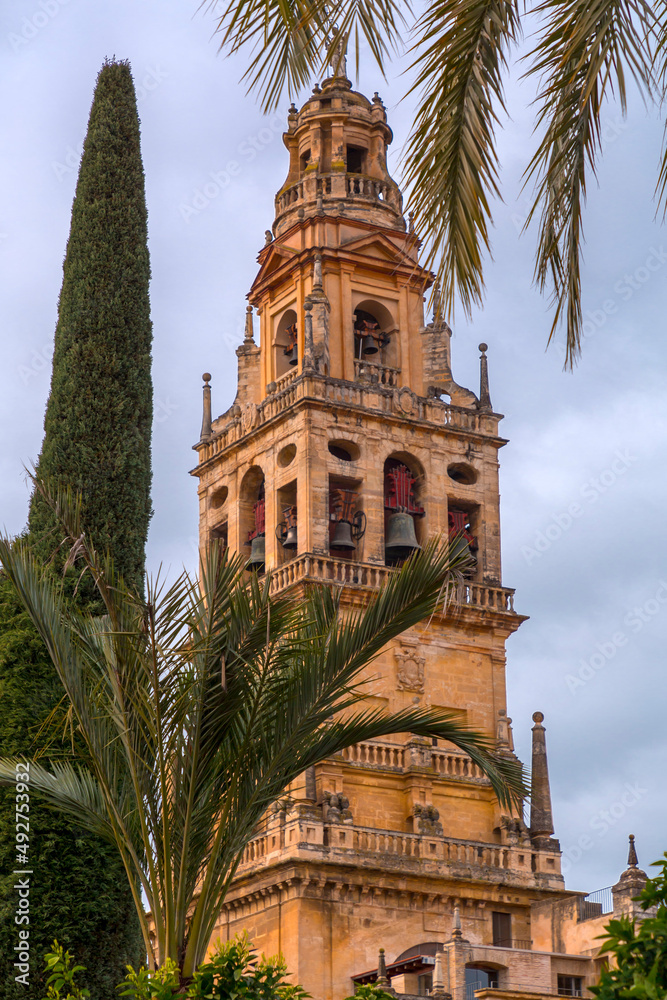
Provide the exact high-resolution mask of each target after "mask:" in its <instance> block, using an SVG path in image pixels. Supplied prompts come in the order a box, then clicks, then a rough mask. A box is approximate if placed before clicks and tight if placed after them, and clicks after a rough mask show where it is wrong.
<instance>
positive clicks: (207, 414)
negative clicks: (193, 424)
mask: <svg viewBox="0 0 667 1000" xmlns="http://www.w3.org/2000/svg"><path fill="white" fill-rule="evenodd" d="M202 378H203V380H204V405H203V414H202V422H201V434H200V435H199V440H200V441H209V440H210V438H211V434H212V428H211V387H210V385H209V382H210V381H211V373H210V372H204V374H203V375H202Z"/></svg>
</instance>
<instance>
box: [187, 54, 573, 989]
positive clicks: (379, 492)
mask: <svg viewBox="0 0 667 1000" xmlns="http://www.w3.org/2000/svg"><path fill="white" fill-rule="evenodd" d="M391 141H392V132H391V129H390V128H389V125H388V124H387V116H386V112H385V108H384V106H383V104H382V101H381V100H380V98H379V97H378V95H377V94H376V95H375V96H374V97H373V99H372V100H370V101H369V100H368V99H367V98H366V97H364V96H363V95H362V94H359V93H357V92H355V91H354V90H353V89H352V85H351V83H350V81H349V80H348V79H347V78H346V77H345V75H344V74H343V73H339V74H337V75H336V74H334V75H332V76H331V77H330V78H329V79H327V80H325V81H324V82H323V84H322V86H321V87H320V86H315V88H314V90H313V93H312V95H311V97H310V98H309V99H308V100H307V101H306V103H305V104H304V105H303V107H302V108H301V110H300V111H299V110H297V109H296V108H295V107H294V106H292V107H291V108H290V110H289V115H288V125H287V131H286V132H285V134H284V142H285V146H286V147H287V150H288V153H289V169H288V173H287V177H286V179H285V182H284V184H283V186H282V188H281V189H280V191H279V192H278V194H277V195H276V199H275V220H274V223H273V227H272V231H268V230H267V234H266V244H265V246H264V247H263V248H262V249H261V251H260V253H259V257H258V261H259V271H258V274H257V277H256V278H255V281H254V283H253V285H252V288H251V290H250V293H249V295H248V300H249V303H250V304H249V306H248V309H247V320H246V330H245V339H244V341H243V343H242V344H241V345H240V346H239V348H238V349H237V356H238V390H237V394H236V398H235V399H234V402H233V403H232V405H231V406H230V407H229V409H227V410H226V412H224V413H223V414H222V416H220V417H218V418H216V419H214V420H212V419H211V388H210V386H209V384H208V382H209V379H210V376H208V375H207V376H205V380H206V385H205V387H204V420H203V424H202V433H201V439H200V441H199V443H198V444H197V445H196V446H195V450H196V451H197V453H198V465H197V467H196V469H195V470H194V473H193V474H194V475H196V476H197V477H198V478H199V500H200V543H201V545H202V546H205V545H207V544H208V543H209V541H210V540H211V539H212V538H222V539H223V540H224V542H225V544H226V545H228V546H230V547H231V548H232V549H234V550H236V551H239V552H245V553H247V554H248V559H249V563H250V564H251V565H252V566H253V568H255V569H256V570H258V571H259V572H263V571H265V570H268V569H270V570H271V571H272V572H273V586H274V587H275V588H276V589H277V590H280V589H284V588H296V589H297V591H298V590H301V589H303V588H307V587H308V586H309V584H310V583H312V582H318V583H322V582H324V583H330V584H332V585H335V586H337V587H341V588H342V603H343V605H344V606H348V607H351V608H354V607H359V606H360V605H363V603H364V602H365V601H367V600H368V598H369V596H370V595H372V594H373V592H374V590H375V589H376V588H377V587H378V586H380V585H381V584H382V582H383V580H385V579H386V578H387V576H388V574H390V573H392V572H393V569H392V567H393V566H395V565H397V564H399V563H400V562H401V561H402V560H403V559H404V558H406V556H408V555H409V554H410V553H411V552H412V551H413V550H414V549H415V548H416V547H419V546H420V545H422V544H423V542H424V541H425V540H426V539H427V538H429V537H431V536H433V535H435V534H443V533H448V532H449V533H459V532H463V537H464V538H465V539H466V541H467V543H468V545H469V546H470V550H471V552H472V553H473V555H474V557H475V563H474V569H473V570H472V571H471V573H470V577H469V579H467V580H466V581H465V585H464V587H463V593H462V597H461V600H460V603H458V604H457V605H456V606H455V607H452V608H450V609H449V610H448V611H447V612H446V613H445V614H436V615H435V616H434V617H433V619H432V620H431V621H430V622H429V623H423V624H422V626H420V627H419V628H416V629H414V630H410V631H409V632H407V633H405V634H403V635H402V636H401V637H400V639H399V640H397V641H396V642H395V643H393V644H392V645H391V646H390V647H389V648H387V649H386V650H385V652H384V653H383V654H382V656H381V658H380V659H379V660H378V661H376V662H374V663H373V664H372V665H371V666H370V667H369V668H368V677H369V684H368V691H369V694H370V703H371V705H373V706H377V707H383V708H386V709H387V710H390V711H393V710H398V709H399V708H401V707H405V706H407V705H409V704H411V703H414V704H420V703H421V704H428V705H431V706H433V707H437V708H440V709H445V710H448V711H451V712H454V713H456V714H457V715H458V716H459V717H460V718H461V719H463V720H465V721H466V722H467V723H468V724H470V725H471V726H472V727H473V728H475V729H478V730H481V731H484V732H486V733H488V734H490V735H493V736H494V737H495V738H496V739H497V741H498V745H499V747H500V748H501V749H502V750H503V752H505V753H506V754H508V755H511V754H513V745H512V729H511V719H509V718H508V716H507V705H506V695H505V650H504V646H505V640H506V639H507V638H508V637H509V636H510V635H511V634H512V633H513V632H514V631H515V630H516V629H517V628H518V627H519V625H520V624H521V622H522V621H523V620H524V619H523V617H522V616H521V615H519V614H517V613H516V612H515V610H514V603H513V595H514V592H513V591H512V590H510V589H508V588H506V587H504V586H503V583H502V579H501V559H500V526H499V493H498V452H499V449H500V448H501V447H502V446H503V445H504V444H505V443H506V442H505V441H504V440H503V439H502V438H501V437H500V436H499V434H498V424H499V421H500V419H501V416H500V415H499V414H497V413H495V412H494V411H493V408H492V405H491V400H490V394H489V381H488V373H487V359H486V345H483V344H482V345H480V349H481V358H480V369H481V373H480V389H479V394H478V395H477V394H476V393H474V392H472V391H471V390H469V389H466V388H463V387H461V386H460V385H458V384H457V383H456V382H455V381H454V379H453V376H452V371H451V363H450V338H451V331H450V329H449V327H448V326H447V324H446V323H445V322H444V321H443V318H442V316H441V315H440V313H439V306H438V304H437V300H436V309H435V315H434V317H433V319H432V320H430V321H429V322H425V319H424V296H425V292H426V290H427V289H428V288H429V286H430V284H431V281H432V276H431V274H430V273H429V272H428V271H426V270H425V269H424V268H422V267H421V266H420V264H419V259H418V251H419V246H420V241H419V239H418V237H417V235H416V234H415V233H414V232H413V230H412V225H411V224H409V225H407V226H406V222H405V220H404V218H403V214H402V197H401V192H400V191H399V189H398V186H397V185H396V183H395V182H394V181H393V180H392V178H391V177H390V176H389V174H388V172H387V162H386V152H387V147H388V145H389V143H391ZM256 326H258V331H257V333H256V332H255V327H256ZM540 730H541V731H542V734H543V727H540ZM545 761H546V758H545ZM542 773H543V776H544V777H543V781H544V782H548V777H547V771H546V763H545V765H544V768H543V771H541V772H540V774H542ZM547 799H548V785H546V786H545V788H544V789H543V796H542V799H541V800H540V801H542V800H543V801H545V802H546V801H547ZM538 825H539V824H538ZM547 825H548V824H546V823H542V824H541V826H540V829H539V830H536V831H535V835H534V836H532V835H531V831H530V830H528V829H527V827H526V825H525V824H524V822H523V819H522V818H521V817H517V816H510V815H507V814H505V813H504V812H503V811H502V810H501V809H500V808H499V806H498V803H497V802H496V800H495V798H494V796H493V794H492V791H491V788H490V785H489V783H488V782H487V780H486V779H485V778H484V777H483V775H482V774H481V773H480V772H479V771H478V769H477V768H476V767H475V766H474V765H473V764H472V762H471V761H470V760H469V759H468V758H467V757H466V756H465V755H464V754H462V753H460V752H459V751H457V750H456V749H454V748H453V747H451V746H448V745H443V744H441V745H432V743H431V741H425V740H423V739H422V738H412V739H411V738H409V737H399V736H397V737H395V738H394V739H391V740H381V741H371V742H369V743H367V744H362V745H358V746H355V747H353V748H352V749H350V750H349V751H347V752H346V753H344V754H342V755H340V756H338V757H336V758H333V759H331V760H329V761H327V762H326V763H324V764H322V765H320V766H318V767H317V768H315V769H313V770H312V772H308V773H307V774H305V775H303V776H302V779H300V780H299V781H298V782H296V783H295V785H294V787H292V788H290V789H289V792H288V794H287V795H286V797H285V798H284V799H283V800H281V801H280V802H277V803H276V804H275V808H274V810H273V811H272V812H271V813H270V815H268V816H267V817H266V820H265V823H264V824H263V825H262V828H261V829H260V830H258V831H257V835H256V837H255V839H254V840H253V841H252V843H251V844H250V845H249V847H248V849H247V851H246V853H245V856H244V859H243V862H242V864H241V865H240V867H239V869H238V872H237V875H236V878H235V881H234V884H233V887H232V889H231V891H230V893H229V895H228V897H227V901H226V904H225V908H224V910H223V912H222V913H221V914H220V920H219V924H218V927H217V930H216V935H219V936H221V937H223V938H228V937H231V936H233V935H234V934H235V933H237V932H238V931H241V930H243V929H246V930H247V931H248V934H249V936H250V938H251V940H252V941H253V942H254V944H255V946H256V947H257V948H258V949H259V950H261V951H263V952H265V953H266V954H274V953H276V952H278V951H280V952H282V953H283V954H284V956H285V958H286V960H287V963H288V967H289V969H290V972H291V973H293V975H294V977H295V981H298V982H300V983H301V984H302V985H303V986H304V987H305V989H306V990H308V991H309V992H310V993H312V995H313V996H314V997H315V998H317V1000H341V998H342V997H345V996H347V995H348V994H350V993H351V992H352V991H353V988H354V983H355V982H364V981H372V980H373V978H378V977H379V978H380V979H382V978H383V976H384V975H385V973H384V972H383V970H382V968H381V966H382V963H380V966H378V959H377V955H378V948H379V947H382V948H384V950H385V957H386V965H387V970H386V975H387V976H388V977H389V978H390V979H391V983H392V986H393V987H394V988H395V989H397V990H398V992H405V993H418V992H419V987H424V989H425V988H426V987H427V986H428V977H429V974H430V972H432V969H430V965H432V964H433V961H434V960H433V958H432V957H430V958H429V956H433V955H434V954H435V951H434V950H433V949H434V948H435V946H436V945H438V946H440V945H443V946H444V945H445V943H446V942H448V941H451V940H453V939H456V941H459V939H461V940H464V941H472V942H474V943H475V944H477V945H479V946H480V947H482V948H484V947H488V948H489V949H493V948H494V947H496V946H497V948H498V949H500V948H502V947H506V948H510V949H511V948H513V947H514V946H515V944H516V943H517V942H522V941H523V942H524V943H525V942H526V941H527V940H529V939H530V937H531V929H530V903H531V900H536V899H544V898H549V897H550V896H551V895H553V894H554V893H556V892H560V893H561V894H562V887H563V880H562V876H561V875H560V855H559V847H558V842H557V841H555V840H553V839H552V838H551V836H550V833H549V831H548V830H547V829H546V827H547ZM542 827H544V829H542ZM452 936H454V938H453V937H452ZM501 937H502V939H503V940H502V941H500V938H501ZM429 949H430V950H429ZM459 950H460V949H459ZM450 951H451V949H450ZM455 953H456V954H458V952H457V951H456V949H454V950H453V951H451V955H455ZM447 954H448V955H449V954H450V952H447ZM406 955H407V957H406ZM415 956H416V957H415ZM439 961H440V960H439ZM453 961H454V959H452V962H453ZM457 961H458V959H457ZM494 962H495V967H496V968H499V967H500V965H499V959H498V957H497V956H496V957H495V958H494ZM429 963H430V964H429ZM461 968H463V966H462V967H461ZM369 970H370V971H369ZM429 970H430V972H429ZM450 973H451V975H450V979H449V980H448V982H449V983H450V987H451V988H450V989H449V990H446V991H448V992H450V993H453V994H454V1000H458V992H457V990H458V987H457V988H456V989H454V984H455V982H459V981H461V982H463V980H461V975H460V974H459V979H458V980H457V979H456V975H457V973H456V970H455V969H454V967H453V966H452V969H451V970H450ZM450 973H445V978H446V976H447V975H449V974H450ZM459 973H461V970H459ZM420 977H422V978H421V979H420ZM445 985H446V984H445ZM461 989H463V987H461ZM461 1000H463V995H462V997H461Z"/></svg>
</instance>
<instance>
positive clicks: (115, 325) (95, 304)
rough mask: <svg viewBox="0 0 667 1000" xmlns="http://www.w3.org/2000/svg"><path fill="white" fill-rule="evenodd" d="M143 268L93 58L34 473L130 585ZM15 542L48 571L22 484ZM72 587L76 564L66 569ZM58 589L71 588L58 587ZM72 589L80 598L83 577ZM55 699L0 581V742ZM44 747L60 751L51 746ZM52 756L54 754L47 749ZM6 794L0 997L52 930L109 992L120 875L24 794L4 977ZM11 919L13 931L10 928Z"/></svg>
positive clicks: (85, 838)
mask: <svg viewBox="0 0 667 1000" xmlns="http://www.w3.org/2000/svg"><path fill="white" fill-rule="evenodd" d="M149 277H150V269H149V259H148V248H147V226H146V204H145V195H144V175H143V167H142V162H141V152H140V137H139V119H138V116H137V109H136V97H135V93H134V85H133V82H132V76H131V72H130V67H129V64H127V63H125V62H115V61H112V62H106V63H105V64H104V66H103V67H102V70H101V71H100V74H99V76H98V80H97V86H96V90H95V96H94V99H93V104H92V108H91V112H90V119H89V123H88V132H87V136H86V141H85V144H84V151H83V157H82V160H81V167H80V171H79V178H78V183H77V188H76V194H75V198H74V204H73V207H72V223H71V229H70V236H69V241H68V244H67V253H66V257H65V262H64V266H63V284H62V289H61V294H60V300H59V304H58V322H57V326H56V334H55V345H54V355H53V375H52V381H51V392H50V396H49V400H48V403H47V409H46V416H45V421H44V429H45V435H44V441H43V445H42V451H41V455H40V458H39V462H38V467H37V468H38V474H39V475H40V476H42V477H43V478H45V479H48V480H49V481H50V482H51V483H52V484H56V485H57V484H61V485H71V486H72V487H73V488H74V489H75V490H77V491H79V492H80V493H81V495H82V499H83V522H84V524H85V526H86V530H87V531H88V533H89V534H90V536H91V537H92V538H93V540H94V544H95V546H96V548H97V549H98V551H104V550H108V551H109V552H110V553H111V555H112V556H113V559H114V562H115V565H116V567H117V569H118V571H119V572H120V573H121V574H122V575H123V576H124V578H125V579H126V581H127V582H128V583H130V584H132V585H134V586H135V587H136V588H137V589H140V588H142V586H143V576H144V550H145V543H146V537H147V533H148V523H149V519H150V515H151V508H150V480H151V469H150V433H151V420H152V385H151V374H150V350H151V336H152V334H151V322H150V311H149V298H148V283H149ZM28 537H29V539H30V541H31V543H32V544H33V546H34V548H35V550H36V551H37V553H38V555H39V556H41V557H42V558H43V559H45V560H48V559H51V567H52V571H53V572H60V571H61V568H62V564H63V561H64V557H65V556H64V553H62V552H58V553H57V554H56V555H55V557H54V552H55V551H56V549H57V545H58V541H59V538H58V528H57V525H56V523H55V521H54V519H53V516H52V514H51V512H50V510H49V509H48V507H47V506H46V504H45V503H44V501H43V499H42V498H41V496H40V495H39V494H38V493H35V494H33V497H32V499H31V504H30V513H29V520H28ZM69 576H70V577H72V580H73V581H74V580H75V579H76V574H74V573H73V572H70V574H69ZM70 590H71V592H72V593H73V592H74V586H71V587H70ZM74 599H75V600H77V601H78V602H81V603H83V604H88V605H90V604H91V602H94V600H95V598H94V597H93V590H92V587H88V588H86V583H85V581H84V583H83V586H82V587H81V588H79V589H78V590H77V591H76V594H75V596H74ZM61 697H62V690H61V688H60V686H59V682H58V679H57V677H56V674H55V670H54V669H53V666H52V664H51V661H50V659H49V657H48V654H47V652H46V650H45V648H44V646H43V644H42V642H41V640H40V638H39V637H38V635H37V633H36V632H35V630H34V628H33V626H32V624H31V623H30V621H29V619H28V617H27V615H26V614H25V612H24V611H23V610H22V608H21V606H20V604H19V601H18V598H17V596H16V594H15V593H14V592H13V590H12V588H11V586H10V585H9V583H8V581H7V580H6V579H5V578H2V577H0V704H1V705H2V712H1V713H0V752H1V753H2V755H3V756H4V755H9V754H31V753H34V751H35V748H36V739H37V735H38V733H39V730H40V727H41V725H42V723H43V722H44V721H45V719H46V718H47V717H48V716H49V714H50V713H51V711H52V710H53V709H54V708H55V707H56V706H57V705H58V703H59V701H60V699H61ZM58 749H60V748H58ZM52 752H55V750H52ZM15 801H16V799H15V793H14V791H13V790H11V789H10V790H0V1000H17V998H19V997H22V998H26V1000H39V998H41V997H43V996H44V994H45V986H44V979H45V977H44V976H43V974H42V969H43V964H44V963H43V957H44V953H45V952H46V951H47V949H48V948H49V947H50V945H51V943H52V941H53V939H54V938H58V940H59V941H60V943H61V944H63V945H65V946H66V947H67V948H69V949H70V951H72V953H73V955H74V957H75V959H76V961H77V962H80V963H82V964H84V965H85V966H86V967H87V971H86V973H85V975H82V977H81V980H82V981H81V985H82V986H86V987H87V988H88V989H89V990H90V991H91V1000H111V998H112V997H115V996H117V993H116V991H115V987H116V986H117V984H118V983H119V982H120V980H121V979H122V977H123V975H124V972H125V965H126V964H127V963H131V964H133V965H135V966H136V965H137V964H139V963H141V962H142V961H143V959H144V948H143V942H142V938H141V934H140V931H139V925H138V921H137V919H136V915H135V911H134V904H133V901H132V897H131V894H130V890H129V887H128V885H127V876H126V874H125V871H124V868H123V866H122V863H121V861H120V858H119V856H118V854H117V852H116V850H115V848H112V847H111V846H109V845H107V844H106V843H104V842H102V841H100V840H98V839H97V838H96V837H93V836H91V835H90V834H89V833H86V832H84V831H81V830H78V829H77V828H76V826H75V825H74V824H72V823H71V822H70V821H69V820H66V819H64V818H62V817H60V816H58V815H57V814H56V813H54V812H52V811H51V810H48V809H47V808H46V807H45V806H43V805H42V804H41V803H40V802H39V800H38V799H36V798H35V797H31V801H30V844H29V855H28V858H29V864H28V866H27V868H28V869H30V870H31V871H32V872H33V874H32V875H31V877H30V924H29V931H30V938H29V943H30V975H29V985H27V986H26V985H25V984H24V983H17V981H16V975H17V969H16V968H15V967H14V962H15V961H16V951H15V946H16V945H17V944H18V929H19V928H18V926H17V925H16V923H15V919H14V917H15V911H16V906H17V899H18V897H17V891H16V889H15V888H14V885H15V883H16V880H17V876H16V875H15V874H13V873H14V872H15V870H17V869H20V868H21V867H22V866H21V864H20V863H17V852H16V847H15V808H14V807H15ZM23 926H25V925H23Z"/></svg>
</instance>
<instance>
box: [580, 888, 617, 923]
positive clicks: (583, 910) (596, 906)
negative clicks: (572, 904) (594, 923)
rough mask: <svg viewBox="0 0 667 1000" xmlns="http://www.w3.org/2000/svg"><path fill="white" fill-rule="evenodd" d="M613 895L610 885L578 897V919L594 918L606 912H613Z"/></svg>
mask: <svg viewBox="0 0 667 1000" xmlns="http://www.w3.org/2000/svg"><path fill="white" fill-rule="evenodd" d="M613 911H614V897H613V895H612V891H611V886H607V887H606V888H605V889H597V890H596V892H589V894H588V895H587V896H584V897H581V896H580V897H579V920H580V921H582V920H594V919H595V918H596V917H602V916H604V915H605V914H606V913H613Z"/></svg>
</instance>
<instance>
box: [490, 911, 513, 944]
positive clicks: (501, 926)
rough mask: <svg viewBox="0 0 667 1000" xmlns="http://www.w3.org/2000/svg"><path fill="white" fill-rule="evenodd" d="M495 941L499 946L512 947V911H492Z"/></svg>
mask: <svg viewBox="0 0 667 1000" xmlns="http://www.w3.org/2000/svg"><path fill="white" fill-rule="evenodd" d="M491 920H492V922H493V943H494V944H495V945H496V947H497V948H511V947H512V915H511V913H492V914H491Z"/></svg>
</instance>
